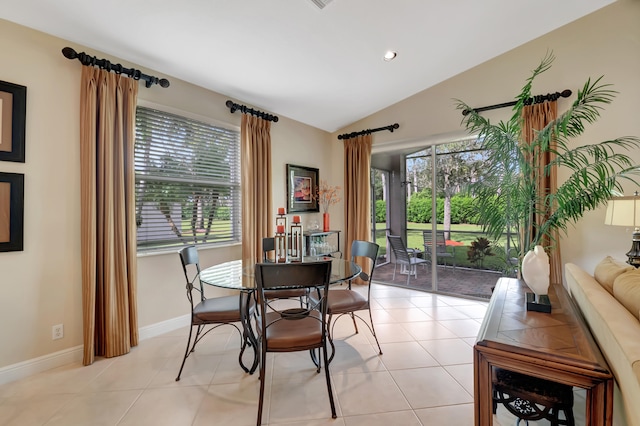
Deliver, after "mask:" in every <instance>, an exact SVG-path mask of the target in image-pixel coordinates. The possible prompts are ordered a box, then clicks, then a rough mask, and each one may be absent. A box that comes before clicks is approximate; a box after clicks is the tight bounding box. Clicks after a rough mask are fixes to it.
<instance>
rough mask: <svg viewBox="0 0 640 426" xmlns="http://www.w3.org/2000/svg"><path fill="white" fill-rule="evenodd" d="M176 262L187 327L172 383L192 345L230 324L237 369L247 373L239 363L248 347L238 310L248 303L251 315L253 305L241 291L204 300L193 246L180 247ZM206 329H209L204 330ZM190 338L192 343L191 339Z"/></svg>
mask: <svg viewBox="0 0 640 426" xmlns="http://www.w3.org/2000/svg"><path fill="white" fill-rule="evenodd" d="M178 253H179V254H180V262H181V263H182V270H183V271H184V277H185V279H186V289H187V300H189V305H190V306H191V327H189V338H188V339H187V348H186V349H185V352H184V358H183V359H182V364H181V365H180V371H178V376H177V377H176V381H179V380H180V376H181V375H182V369H183V368H184V364H185V362H186V361H187V358H188V357H189V355H191V353H193V352H194V351H195V349H196V344H197V343H198V342H199V341H200V340H202V338H203V337H204V336H206V335H207V334H208V333H209V332H210V331H212V330H214V329H216V328H218V327H220V326H222V325H230V326H233V327H235V329H236V330H238V332H239V333H240V338H241V341H240V344H241V347H240V355H239V357H238V359H239V361H240V366H241V367H242V369H243V370H244V371H245V372H249V370H248V369H247V368H246V367H245V366H244V364H243V363H242V354H243V353H244V350H245V348H246V347H247V345H248V341H249V340H248V336H247V335H246V334H245V333H244V332H243V331H242V329H241V328H240V327H239V326H238V325H237V323H240V322H241V321H242V313H241V309H246V305H245V304H246V303H251V306H249V311H248V312H249V313H250V314H253V312H254V310H255V309H254V308H255V304H254V303H253V301H252V298H250V297H248V295H247V294H246V293H244V292H241V293H240V294H239V295H238V296H223V297H214V298H210V299H208V298H206V297H205V295H204V289H203V287H202V281H200V259H199V256H198V249H197V248H196V247H195V246H189V247H184V248H183V249H181V250H180V251H179V252H178ZM207 326H212V327H209V328H207ZM194 327H195V328H196V333H195V336H193V329H194ZM192 337H193V340H192Z"/></svg>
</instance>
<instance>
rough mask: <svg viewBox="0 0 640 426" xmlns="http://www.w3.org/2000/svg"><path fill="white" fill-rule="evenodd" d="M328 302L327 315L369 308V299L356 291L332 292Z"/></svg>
mask: <svg viewBox="0 0 640 426" xmlns="http://www.w3.org/2000/svg"><path fill="white" fill-rule="evenodd" d="M327 300H328V301H329V302H328V303H329V306H328V308H327V309H328V312H327V313H328V314H330V315H333V314H341V313H345V312H352V311H359V310H362V309H367V308H368V307H369V303H368V302H367V298H366V297H364V296H363V295H362V294H361V293H359V292H357V291H354V290H330V291H329V296H328V297H327Z"/></svg>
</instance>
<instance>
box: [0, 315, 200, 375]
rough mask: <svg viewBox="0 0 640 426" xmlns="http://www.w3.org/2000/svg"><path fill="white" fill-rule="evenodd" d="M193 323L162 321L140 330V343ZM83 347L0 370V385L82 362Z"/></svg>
mask: <svg viewBox="0 0 640 426" xmlns="http://www.w3.org/2000/svg"><path fill="white" fill-rule="evenodd" d="M190 321H191V316H190V315H189V314H187V315H183V316H180V317H176V318H172V319H169V320H166V321H161V322H159V323H156V324H151V325H148V326H145V327H142V328H140V329H138V333H139V338H140V341H142V340H146V339H150V338H152V337H156V336H160V335H162V334H164V333H168V332H170V331H173V330H177V329H179V328H182V327H187V326H188V325H189V322H190ZM82 356H83V346H82V345H80V346H75V347H73V348H68V349H64V350H61V351H58V352H54V353H51V354H47V355H43V356H41V357H38V358H33V359H29V360H27V361H22V362H19V363H17V364H12V365H8V366H6V367H2V368H0V385H2V384H5V383H9V382H13V381H15V380H20V379H24V378H26V377H29V376H32V375H34V374H37V373H41V372H43V371H47V370H51V369H52V368H57V367H62V366H63V365H67V364H72V363H76V362H82Z"/></svg>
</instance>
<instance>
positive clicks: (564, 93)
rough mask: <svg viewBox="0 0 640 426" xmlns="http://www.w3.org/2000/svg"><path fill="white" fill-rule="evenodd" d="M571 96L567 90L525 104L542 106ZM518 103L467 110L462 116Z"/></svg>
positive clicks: (530, 100)
mask: <svg viewBox="0 0 640 426" xmlns="http://www.w3.org/2000/svg"><path fill="white" fill-rule="evenodd" d="M569 96H571V90H569V89H567V90H563V91H562V92H556V93H547V94H546V95H536V96H533V97H531V98H529V99H527V100H525V101H524V104H525V105H531V104H541V103H542V102H544V101H555V100H557V99H558V98H559V97H563V98H568V97H569ZM516 103H517V101H511V102H505V103H503V104H497V105H490V106H485V107H481V108H473V109H472V110H468V109H465V110H463V111H462V115H467V114H469V113H470V112H471V111H475V112H482V111H489V110H490V109H498V108H505V107H508V106H513V105H515V104H516Z"/></svg>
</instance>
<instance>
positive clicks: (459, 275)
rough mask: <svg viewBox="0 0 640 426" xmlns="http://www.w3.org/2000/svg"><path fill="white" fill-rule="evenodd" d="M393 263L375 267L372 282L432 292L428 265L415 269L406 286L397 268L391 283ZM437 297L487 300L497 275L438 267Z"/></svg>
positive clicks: (498, 275)
mask: <svg viewBox="0 0 640 426" xmlns="http://www.w3.org/2000/svg"><path fill="white" fill-rule="evenodd" d="M393 268H394V264H393V263H383V264H379V265H378V266H376V269H375V272H374V274H373V279H374V281H376V282H379V283H382V284H390V285H394V286H401V287H407V288H411V289H414V290H424V291H432V290H433V288H432V279H431V264H428V263H427V264H424V265H419V266H418V267H417V268H418V270H417V273H418V274H417V275H418V276H417V278H416V277H414V276H411V277H410V279H409V283H408V284H407V275H406V274H401V273H400V266H398V268H397V271H396V274H395V279H394V278H393ZM437 269H438V289H437V291H438V292H439V293H447V294H454V295H460V296H467V297H476V298H482V299H489V298H490V297H491V289H492V288H493V286H495V285H496V282H497V281H498V278H500V277H501V276H502V274H501V273H499V272H494V271H485V270H480V269H469V268H461V267H456V268H455V269H454V268H452V267H451V266H440V265H439V266H438V268H437Z"/></svg>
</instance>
